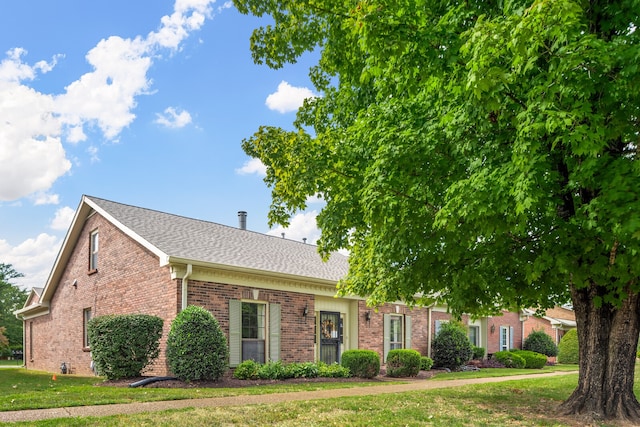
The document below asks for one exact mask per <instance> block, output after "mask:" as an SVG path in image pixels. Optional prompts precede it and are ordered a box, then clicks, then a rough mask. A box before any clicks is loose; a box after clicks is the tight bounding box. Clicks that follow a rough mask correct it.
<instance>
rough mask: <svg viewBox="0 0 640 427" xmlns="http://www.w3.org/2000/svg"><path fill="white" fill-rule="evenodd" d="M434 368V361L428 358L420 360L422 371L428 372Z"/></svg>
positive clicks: (423, 357)
mask: <svg viewBox="0 0 640 427" xmlns="http://www.w3.org/2000/svg"><path fill="white" fill-rule="evenodd" d="M432 366H433V359H432V358H430V357H427V356H422V357H421V358H420V370H422V371H428V370H429V369H431V367H432Z"/></svg>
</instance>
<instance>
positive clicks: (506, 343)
mask: <svg viewBox="0 0 640 427" xmlns="http://www.w3.org/2000/svg"><path fill="white" fill-rule="evenodd" d="M512 348H513V326H500V351H505V350H509V349H512Z"/></svg>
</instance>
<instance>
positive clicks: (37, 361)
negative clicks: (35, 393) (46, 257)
mask: <svg viewBox="0 0 640 427" xmlns="http://www.w3.org/2000/svg"><path fill="white" fill-rule="evenodd" d="M96 229H97V230H98V232H99V240H100V242H99V245H100V246H99V252H98V271H97V272H96V273H94V274H88V267H89V234H90V233H91V232H92V231H93V230H96ZM74 280H76V281H77V282H76V286H75V287H74V286H73V282H74ZM175 286H176V284H175V281H172V280H171V279H170V273H169V269H168V267H159V260H158V257H156V256H155V255H154V254H152V253H151V252H149V251H147V250H146V249H145V248H143V247H142V246H141V245H139V244H138V243H136V242H134V241H133V240H131V239H130V238H128V237H127V236H126V235H124V234H123V233H122V232H121V231H120V230H119V229H117V228H116V227H114V226H113V225H112V224H111V223H109V222H108V221H106V220H104V218H102V217H101V216H100V215H98V214H95V215H93V216H92V217H91V218H89V219H88V220H87V222H86V224H85V225H84V227H83V230H82V233H81V234H80V237H79V239H78V241H77V242H76V244H75V247H74V249H73V252H72V254H71V257H70V259H69V262H68V264H67V266H66V268H65V271H64V273H63V275H62V277H61V280H60V283H59V285H58V288H57V290H56V292H55V295H54V296H53V298H52V299H51V303H50V314H48V315H46V316H41V317H37V318H34V319H31V320H27V322H26V323H27V325H28V324H29V322H33V337H32V338H33V348H34V351H33V354H30V353H29V351H30V349H29V340H30V337H29V328H28V326H27V328H26V330H27V337H26V339H27V348H26V354H25V362H26V365H27V367H28V368H31V369H41V370H45V371H50V372H59V370H60V364H61V363H62V362H66V363H67V365H68V366H69V367H70V369H71V372H72V373H74V374H91V370H90V361H91V359H90V354H89V352H88V351H86V350H85V349H83V310H84V309H85V308H91V312H92V316H93V317H95V316H101V315H106V314H125V313H140V314H151V315H156V316H159V317H161V318H162V319H163V320H164V331H163V338H162V340H161V345H162V346H163V347H164V342H165V339H166V336H167V332H168V331H169V328H170V324H171V321H172V320H173V318H174V317H175V315H176V302H175V298H174V295H175V292H176V291H175ZM150 373H152V374H158V375H161V374H165V373H166V361H165V354H164V351H162V352H161V354H160V357H159V358H158V360H157V362H156V363H155V365H154V367H153V369H152V370H151V371H150Z"/></svg>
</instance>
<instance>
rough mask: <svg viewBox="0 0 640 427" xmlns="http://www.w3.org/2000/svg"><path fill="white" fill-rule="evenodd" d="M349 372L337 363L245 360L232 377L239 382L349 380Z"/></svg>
mask: <svg viewBox="0 0 640 427" xmlns="http://www.w3.org/2000/svg"><path fill="white" fill-rule="evenodd" d="M350 376H351V374H350V373H349V370H348V369H347V368H345V367H343V366H340V365H338V364H337V363H334V364H331V365H327V364H326V363H322V362H319V363H318V364H316V363H313V362H302V363H298V362H293V363H289V364H287V365H285V364H283V363H282V362H280V361H277V362H267V363H265V364H260V363H257V362H255V361H253V360H245V361H244V362H242V363H241V364H240V365H238V367H237V368H236V369H235V371H234V372H233V377H234V378H237V379H239V380H256V379H262V380H286V379H289V378H317V377H324V378H349V377H350Z"/></svg>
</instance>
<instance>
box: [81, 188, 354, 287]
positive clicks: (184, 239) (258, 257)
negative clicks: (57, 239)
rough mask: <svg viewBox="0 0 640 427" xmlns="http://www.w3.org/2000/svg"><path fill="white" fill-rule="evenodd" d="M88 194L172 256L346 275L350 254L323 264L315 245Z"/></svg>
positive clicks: (327, 276) (329, 275) (307, 273)
mask: <svg viewBox="0 0 640 427" xmlns="http://www.w3.org/2000/svg"><path fill="white" fill-rule="evenodd" d="M85 197H86V198H87V199H89V200H90V201H92V202H93V203H95V204H96V205H97V206H99V207H100V208H101V209H103V210H104V211H105V212H106V213H108V214H109V215H111V216H112V217H113V218H114V219H116V220H117V221H118V222H120V223H121V224H122V225H124V226H126V227H127V228H129V229H130V230H132V231H133V232H134V233H136V234H137V235H138V236H140V237H141V238H142V239H144V240H145V241H146V242H148V243H149V244H150V245H152V246H154V247H156V248H157V249H159V250H160V251H161V252H163V253H164V254H166V255H168V256H170V257H177V258H183V259H185V260H191V261H194V262H201V263H213V264H224V265H229V266H234V267H241V268H248V269H252V270H262V271H267V272H272V273H281V274H287V275H294V276H303V277H309V278H315V279H324V280H331V281H336V282H337V281H338V280H339V279H341V278H342V277H343V276H344V275H345V274H346V273H347V269H348V259H347V257H346V256H344V255H342V254H339V253H334V254H332V255H331V257H330V259H329V260H328V261H327V262H323V261H322V259H321V258H320V255H319V254H318V251H317V247H316V246H315V245H309V244H305V243H302V242H297V241H293V240H288V239H283V238H280V237H275V236H269V235H266V234H261V233H256V232H254V231H249V230H241V229H239V228H235V227H229V226H225V225H220V224H216V223H213V222H208V221H202V220H198V219H192V218H186V217H183V216H179V215H173V214H168V213H164V212H159V211H155V210H151V209H145V208H140V207H135V206H130V205H125V204H121V203H116V202H112V201H109V200H104V199H99V198H96V197H91V196H85Z"/></svg>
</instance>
